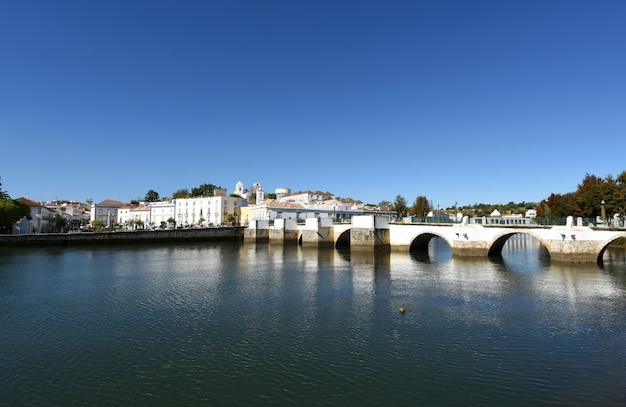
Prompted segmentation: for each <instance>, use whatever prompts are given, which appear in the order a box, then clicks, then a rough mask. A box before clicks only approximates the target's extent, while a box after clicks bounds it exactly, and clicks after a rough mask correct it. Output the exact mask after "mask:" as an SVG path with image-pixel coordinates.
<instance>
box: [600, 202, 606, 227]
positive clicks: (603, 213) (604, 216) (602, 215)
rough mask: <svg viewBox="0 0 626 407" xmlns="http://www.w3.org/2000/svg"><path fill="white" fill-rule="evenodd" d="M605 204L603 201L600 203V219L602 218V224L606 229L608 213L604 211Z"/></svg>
mask: <svg viewBox="0 0 626 407" xmlns="http://www.w3.org/2000/svg"><path fill="white" fill-rule="evenodd" d="M605 204H606V202H605V201H604V199H603V200H602V202H600V217H601V218H602V224H603V225H604V227H606V212H605V210H604V205H605Z"/></svg>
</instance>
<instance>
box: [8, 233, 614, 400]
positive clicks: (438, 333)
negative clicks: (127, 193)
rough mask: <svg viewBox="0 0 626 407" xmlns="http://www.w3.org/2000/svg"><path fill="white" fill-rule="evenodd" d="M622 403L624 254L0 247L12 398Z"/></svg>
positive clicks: (514, 245)
mask: <svg viewBox="0 0 626 407" xmlns="http://www.w3.org/2000/svg"><path fill="white" fill-rule="evenodd" d="M401 307H404V308H406V310H407V311H406V313H405V314H401V313H400V312H398V310H399V309H400V308H401ZM624 403H626V260H625V259H624V255H623V253H622V252H618V253H612V254H611V253H608V254H607V255H606V256H605V264H604V266H602V267H600V266H596V265H585V266H580V265H578V266H577V265H562V264H561V265H559V264H550V261H549V259H548V258H546V257H545V255H544V253H543V252H542V251H541V250H539V248H538V247H536V246H535V245H534V243H533V241H532V240H524V239H521V238H519V239H515V240H513V241H511V242H509V243H507V246H506V247H505V251H504V254H503V259H501V260H498V261H493V260H488V259H480V260H472V261H468V260H459V259H453V258H451V253H450V250H449V248H448V247H447V246H446V245H445V244H444V243H443V242H441V241H433V242H431V246H430V249H429V253H428V255H410V254H396V253H392V254H378V255H374V254H373V253H360V254H359V253H352V254H351V253H348V252H340V251H336V250H334V249H328V250H314V249H304V248H301V247H283V246H275V245H267V244H265V245H253V244H245V245H243V244H233V243H227V244H210V245H206V244H204V245H178V246H150V247H138V248H119V247H115V248H38V249H22V248H12V249H6V248H5V249H0V404H1V405H16V406H28V405H35V406H54V405H57V406H84V405H89V406H100V405H110V406H114V405H142V406H159V405H176V406H200V405H211V406H214V405H228V406H232V405H263V406H266V405H281V406H282V405H337V406H364V405H394V406H400V405H407V406H408V405H411V406H414V405H480V406H485V405H528V406H531V405H532V406H536V405H576V406H584V405H603V406H608V405H616V406H617V405H624Z"/></svg>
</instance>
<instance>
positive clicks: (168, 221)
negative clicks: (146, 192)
mask: <svg viewBox="0 0 626 407" xmlns="http://www.w3.org/2000/svg"><path fill="white" fill-rule="evenodd" d="M167 224H168V225H170V226H171V227H172V228H174V227H176V220H175V219H174V218H169V219H167Z"/></svg>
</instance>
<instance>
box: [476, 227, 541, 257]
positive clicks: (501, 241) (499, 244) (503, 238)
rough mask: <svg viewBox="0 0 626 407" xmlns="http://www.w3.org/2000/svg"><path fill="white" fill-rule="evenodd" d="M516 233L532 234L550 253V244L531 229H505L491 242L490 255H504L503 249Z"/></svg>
mask: <svg viewBox="0 0 626 407" xmlns="http://www.w3.org/2000/svg"><path fill="white" fill-rule="evenodd" d="M515 235H523V236H530V237H532V238H533V239H535V240H536V241H537V242H539V244H540V245H541V247H542V248H543V249H544V250H546V251H547V252H548V254H549V255H550V249H549V248H548V245H546V243H545V242H544V241H543V239H542V238H541V237H540V236H537V235H536V234H534V233H532V232H531V231H525V230H513V231H511V230H507V231H503V232H502V233H499V234H497V235H496V236H495V237H494V239H493V240H492V242H491V244H490V245H489V251H488V253H487V256H488V257H502V249H503V248H504V245H505V244H506V242H508V241H509V239H510V238H511V237H513V236H515Z"/></svg>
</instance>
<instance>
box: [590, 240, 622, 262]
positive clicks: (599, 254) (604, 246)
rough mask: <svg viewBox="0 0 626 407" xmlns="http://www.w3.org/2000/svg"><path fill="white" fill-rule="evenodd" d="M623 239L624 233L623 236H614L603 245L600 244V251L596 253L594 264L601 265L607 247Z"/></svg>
mask: <svg viewBox="0 0 626 407" xmlns="http://www.w3.org/2000/svg"><path fill="white" fill-rule="evenodd" d="M623 238H626V233H624V234H622V235H619V236H615V237H613V238H612V239H609V240H607V241H605V242H603V243H602V247H601V248H600V250H599V251H598V257H597V259H596V263H598V264H602V263H603V260H602V258H603V257H604V252H606V249H608V248H609V245H610V244H611V243H613V242H615V241H616V240H619V239H623Z"/></svg>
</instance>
